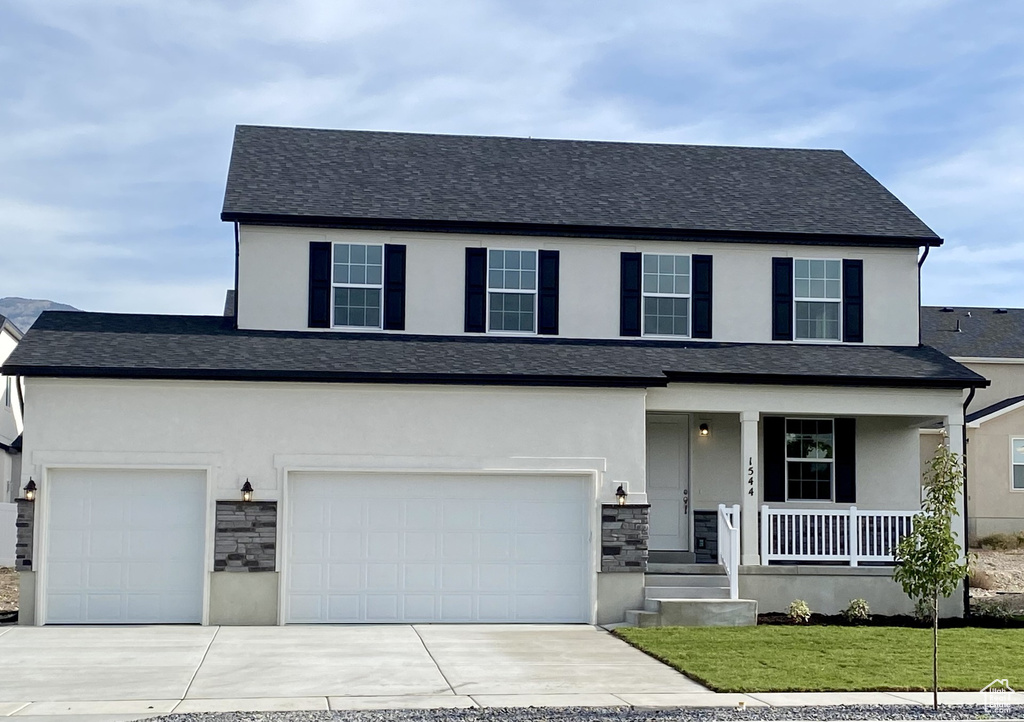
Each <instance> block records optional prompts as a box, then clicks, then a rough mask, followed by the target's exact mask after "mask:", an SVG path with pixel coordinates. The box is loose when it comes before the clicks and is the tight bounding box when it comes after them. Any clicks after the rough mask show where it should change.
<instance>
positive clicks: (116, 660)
mask: <svg viewBox="0 0 1024 722" xmlns="http://www.w3.org/2000/svg"><path fill="white" fill-rule="evenodd" d="M0 660H2V665H3V670H2V673H0V716H3V715H12V716H26V715H77V714H103V715H110V714H115V715H127V716H128V717H132V716H134V717H138V716H141V715H146V714H149V715H152V714H160V713H167V712H172V711H175V712H197V711H211V712H213V711H222V710H223V711H227V710H240V711H247V710H296V709H321V710H325V709H352V708H363V709H365V708H375V707H384V708H386V707H472V706H522V705H530V704H536V705H549V704H559V705H562V704H564V705H590V706H592V705H602V706H603V705H610V706H617V705H623V704H643V703H644V700H650V699H654V698H660V697H667V696H672V697H675V696H677V695H680V694H682V695H693V694H694V693H702V692H706V690H705V688H704V687H702V686H700V685H698V684H697V683H695V682H693V681H691V680H689V679H687V678H686V677H684V676H682V675H680V674H678V673H677V672H675V671H674V670H673V669H671V668H669V667H667V666H665V665H663V664H661V663H659V662H657V661H655V660H653V659H651V658H650V657H648V656H647V655H645V654H643V653H641V652H638V651H637V650H635V649H633V648H632V647H630V646H629V645H627V644H625V643H624V642H622V641H620V640H618V639H616V638H615V637H613V636H611V635H610V634H608V633H607V632H605V631H604V630H601V629H597V628H595V627H591V626H586V625H538V626H525V625H480V626H477V625H414V626H410V625H395V626H352V627H332V626H316V627H304V626H288V627H185V626H180V627H179V626H154V627H106V628H99V627H7V628H0ZM699 696H701V697H703V695H699Z"/></svg>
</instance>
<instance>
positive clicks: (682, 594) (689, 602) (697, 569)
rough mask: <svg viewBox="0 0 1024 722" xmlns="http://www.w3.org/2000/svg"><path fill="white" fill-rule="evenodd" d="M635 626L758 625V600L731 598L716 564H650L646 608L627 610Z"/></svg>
mask: <svg viewBox="0 0 1024 722" xmlns="http://www.w3.org/2000/svg"><path fill="white" fill-rule="evenodd" d="M626 624H631V625H633V626H636V627H669V626H684V627H742V626H753V625H755V624H757V602H756V601H755V600H753V599H730V598H729V578H728V577H727V576H726V575H725V570H724V569H723V568H722V567H721V566H720V565H717V564H664V563H661V564H649V565H648V573H647V574H645V575H644V608H643V609H636V610H632V611H628V612H626Z"/></svg>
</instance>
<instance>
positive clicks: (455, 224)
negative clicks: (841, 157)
mask: <svg viewBox="0 0 1024 722" xmlns="http://www.w3.org/2000/svg"><path fill="white" fill-rule="evenodd" d="M220 218H221V220H222V221H225V222H229V223H244V224H249V225H264V226H295V227H316V228H350V229H358V230H380V231H409V232H416V233H424V232H428V233H429V232H432V233H482V234H489V235H521V236H556V237H570V238H610V239H623V240H655V241H717V242H724V243H776V244H786V245H803V246H869V247H872V248H879V247H887V248H920V247H922V246H941V245H942V243H943V239H942V238H939V237H938V236H878V235H855V234H824V233H822V234H818V233H783V232H777V231H728V230H725V231H719V230H706V229H678V228H639V227H626V226H590V225H568V224H552V223H502V222H489V221H450V220H431V219H422V220H416V219H405V218H362V217H344V216H314V215H298V214H294V215H293V214H279V213H248V212H240V211H229V210H224V211H222V212H221V214H220Z"/></svg>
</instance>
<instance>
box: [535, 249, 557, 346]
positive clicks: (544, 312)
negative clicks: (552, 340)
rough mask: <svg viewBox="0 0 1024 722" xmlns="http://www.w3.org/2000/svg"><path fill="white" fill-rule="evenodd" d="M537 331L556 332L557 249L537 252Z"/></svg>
mask: <svg viewBox="0 0 1024 722" xmlns="http://www.w3.org/2000/svg"><path fill="white" fill-rule="evenodd" d="M537 268H538V269H539V274H538V279H537V333H543V334H552V335H557V334H558V251H539V252H538V254H537Z"/></svg>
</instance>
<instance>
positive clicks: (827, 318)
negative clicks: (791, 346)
mask: <svg viewBox="0 0 1024 722" xmlns="http://www.w3.org/2000/svg"><path fill="white" fill-rule="evenodd" d="M842 300H843V295H842V263H841V262H840V261H838V260H810V259H804V258H797V259H795V260H794V262H793V301H794V304H793V305H794V306H795V314H796V326H795V330H796V338H797V340H824V341H838V340H840V338H841V336H840V328H839V317H840V310H841V307H842Z"/></svg>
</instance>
